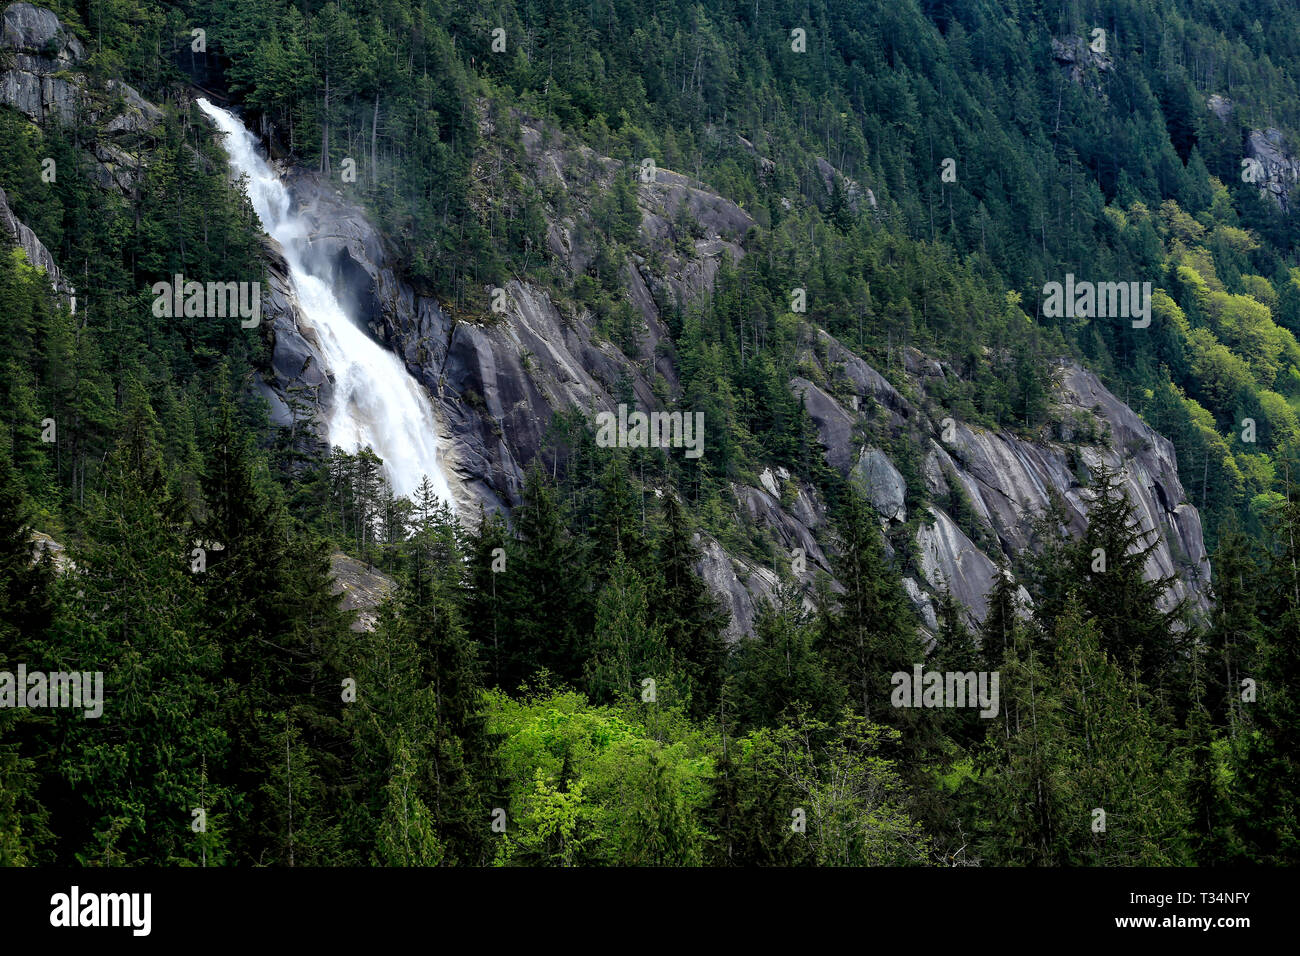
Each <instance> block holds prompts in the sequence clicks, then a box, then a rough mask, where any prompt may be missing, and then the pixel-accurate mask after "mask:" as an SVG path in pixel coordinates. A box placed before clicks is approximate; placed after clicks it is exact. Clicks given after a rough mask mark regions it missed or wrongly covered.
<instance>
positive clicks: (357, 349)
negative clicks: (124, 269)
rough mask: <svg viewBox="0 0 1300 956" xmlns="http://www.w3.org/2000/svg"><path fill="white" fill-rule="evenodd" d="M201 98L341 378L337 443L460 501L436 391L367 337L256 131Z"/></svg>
mask: <svg viewBox="0 0 1300 956" xmlns="http://www.w3.org/2000/svg"><path fill="white" fill-rule="evenodd" d="M198 104H199V108H200V109H201V110H203V112H204V113H206V114H207V115H208V116H210V117H211V118H212V120H213V122H215V123H216V124H217V127H218V128H219V129H220V130H221V131H222V132H223V133H224V134H225V146H226V152H227V153H228V154H229V156H230V166H231V168H232V169H233V170H234V171H235V173H236V175H237V176H243V177H246V183H247V187H246V188H247V191H248V198H249V200H250V201H251V202H252V204H253V209H254V210H255V211H256V212H257V217H258V219H260V220H261V222H262V228H263V229H265V230H266V233H267V235H269V236H270V237H271V238H273V239H275V240H276V241H277V242H279V244H280V247H281V248H282V249H283V250H284V258H285V261H286V262H287V263H288V267H289V277H290V281H291V283H292V285H293V292H294V294H295V295H296V296H297V299H298V305H299V307H300V309H301V312H302V315H303V317H304V318H305V319H306V320H307V321H309V322H310V323H311V325H312V326H313V327H314V328H315V329H316V331H317V332H318V333H319V338H320V343H321V348H322V351H323V352H324V356H325V359H326V360H327V361H328V362H329V369H328V371H329V372H330V373H331V374H332V375H333V378H334V410H333V412H332V414H331V415H330V420H329V421H328V422H327V423H326V426H327V429H328V432H329V440H330V444H331V445H337V446H339V447H341V448H343V449H344V450H345V451H348V452H353V453H355V452H356V451H357V450H358V449H359V448H361V447H363V446H365V445H369V446H370V447H371V448H373V449H374V451H375V454H377V455H378V456H379V457H380V458H382V459H383V460H384V470H385V472H386V473H387V477H388V481H389V484H390V485H392V488H393V491H394V493H395V494H398V495H406V496H410V495H411V494H412V493H414V491H415V489H416V488H417V487H419V484H420V480H421V478H423V477H424V476H425V475H428V476H429V483H430V484H431V485H432V486H433V490H434V492H435V493H436V494H437V495H438V497H439V498H441V499H442V500H443V501H445V502H447V503H448V504H451V505H452V506H453V507H454V506H455V501H454V499H453V498H452V494H451V489H450V487H449V486H448V484H447V478H446V476H445V474H444V473H443V470H442V466H441V464H440V463H439V461H438V445H439V434H438V420H437V417H436V416H435V415H434V411H433V404H432V403H431V402H430V401H429V396H428V394H427V393H426V392H425V390H424V389H423V388H422V387H421V386H420V384H419V383H418V382H416V381H415V379H414V378H412V377H411V374H410V373H409V372H408V371H407V370H406V366H405V365H403V364H402V362H401V361H400V360H399V359H398V358H397V356H396V355H394V354H393V353H391V352H389V351H387V350H386V349H384V348H383V347H382V346H381V345H379V344H378V343H377V342H375V341H374V340H373V339H371V338H370V336H368V335H366V333H365V332H364V331H362V329H361V328H360V327H359V326H358V325H357V324H356V323H354V322H353V321H352V319H351V318H350V317H349V316H348V314H347V313H346V312H345V311H344V309H343V307H342V306H341V305H340V304H339V300H338V298H337V297H336V296H335V294H334V289H333V284H334V277H333V275H332V271H333V270H331V269H330V268H329V266H328V264H327V263H326V262H324V261H322V257H321V256H319V255H317V254H315V251H314V250H313V249H312V247H311V242H310V240H309V239H308V236H307V224H306V222H304V220H303V219H302V217H301V216H300V215H299V214H298V213H297V212H296V211H295V210H294V209H293V204H292V202H291V201H290V198H289V191H288V190H287V189H286V188H285V186H284V183H282V182H281V181H280V177H279V176H277V175H276V174H275V171H274V170H272V169H271V167H270V166H269V165H268V164H267V162H266V160H264V159H263V158H262V156H261V154H260V152H259V151H258V148H257V141H256V140H255V139H254V138H253V134H252V133H250V132H249V131H248V129H247V128H246V127H245V126H244V124H243V123H241V122H240V121H239V120H238V119H236V118H235V116H234V115H232V114H231V113H228V112H227V111H226V110H223V109H221V108H220V107H216V106H213V105H212V104H211V103H209V102H208V101H207V100H206V99H200V100H199V101H198Z"/></svg>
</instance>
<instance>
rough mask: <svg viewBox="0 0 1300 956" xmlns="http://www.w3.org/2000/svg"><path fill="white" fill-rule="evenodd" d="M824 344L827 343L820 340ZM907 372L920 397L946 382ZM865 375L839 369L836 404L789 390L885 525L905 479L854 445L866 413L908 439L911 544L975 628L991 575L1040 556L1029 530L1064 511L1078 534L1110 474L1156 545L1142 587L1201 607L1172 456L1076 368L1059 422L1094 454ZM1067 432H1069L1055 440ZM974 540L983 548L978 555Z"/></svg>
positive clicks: (811, 352)
mask: <svg viewBox="0 0 1300 956" xmlns="http://www.w3.org/2000/svg"><path fill="white" fill-rule="evenodd" d="M821 336H822V337H823V339H824V338H826V335H825V333H821ZM823 347H824V345H823ZM821 350H822V349H821V348H818V349H813V348H809V349H808V350H807V353H806V361H808V362H816V361H818V360H817V358H816V355H817V352H819V351H821ZM826 352H827V354H828V355H829V356H830V359H829V361H828V363H827V365H828V366H829V367H830V368H834V367H835V366H836V364H837V363H838V362H840V361H841V360H842V357H841V355H840V354H839V353H838V352H836V351H835V350H834V349H827V350H826ZM909 368H912V369H914V370H916V372H917V373H918V374H917V375H916V377H915V378H914V379H913V382H914V384H916V385H918V386H922V387H923V384H924V379H925V376H926V375H927V374H929V375H937V374H942V369H941V368H940V369H935V368H934V367H933V366H930V365H928V364H927V363H924V362H922V361H920V360H915V361H909ZM869 372H870V370H869V369H865V368H863V367H862V363H861V362H860V361H859V362H858V363H854V362H852V361H847V362H844V363H843V365H842V367H841V368H840V369H839V370H838V371H837V373H836V379H835V381H834V382H833V386H838V388H837V389H836V392H837V395H839V396H840V397H839V398H835V397H832V396H831V394H830V392H829V391H828V388H831V387H832V385H828V386H827V388H822V387H819V386H816V385H813V384H812V383H811V382H809V381H808V380H807V379H802V378H795V379H793V380H792V381H791V382H790V388H791V389H792V390H793V391H794V392H795V393H796V394H800V395H803V396H804V399H805V404H806V406H807V408H808V411H809V414H810V415H811V417H812V419H813V422H814V424H815V425H816V427H817V429H818V433H819V435H820V437H821V439H822V443H823V445H824V446H825V447H826V460H827V462H828V463H829V464H830V465H832V467H835V468H837V469H838V470H840V471H841V472H842V473H844V474H845V475H846V477H849V478H850V479H851V480H855V481H858V482H860V483H862V484H863V485H864V488H865V490H866V491H867V493H868V495H869V497H870V500H871V501H872V502H873V504H874V505H875V507H876V510H877V511H878V512H879V513H880V515H881V518H882V520H883V521H884V522H885V523H886V526H888V525H889V523H890V522H894V523H897V522H899V521H902V520H904V519H905V518H906V517H907V516H906V514H905V509H904V508H903V506H902V505H901V504H900V502H899V500H898V499H899V491H900V488H899V486H900V485H901V484H902V482H901V476H898V474H897V469H896V468H894V466H893V464H892V463H891V462H890V461H889V459H887V458H884V460H882V458H883V456H882V454H881V453H880V451H879V449H877V448H874V447H872V446H871V445H870V444H868V443H866V442H865V440H858V439H856V438H855V436H857V435H859V434H862V433H864V432H865V431H866V430H867V427H866V417H867V415H869V414H870V413H871V410H872V409H879V410H880V411H881V412H882V413H887V417H888V419H889V421H890V423H891V424H890V426H889V427H890V428H891V429H892V430H893V431H896V432H903V433H910V434H911V435H912V436H913V438H912V440H911V441H910V442H909V443H908V444H909V445H912V446H914V447H917V448H919V449H920V454H921V456H923V457H922V467H921V473H922V475H923V477H924V481H925V483H926V490H927V492H928V495H929V497H930V499H931V502H930V504H928V505H927V507H926V514H925V516H924V517H923V518H922V520H921V523H920V526H919V529H918V530H917V532H916V536H915V544H916V548H917V551H918V563H919V570H920V575H921V578H922V580H923V582H924V584H925V585H926V586H928V587H929V589H931V591H933V592H936V593H937V592H939V591H941V590H946V591H948V592H950V593H951V594H952V595H953V597H954V598H956V599H957V600H958V601H959V602H960V603H962V604H963V605H965V606H966V608H967V609H968V611H969V612H970V614H971V617H972V618H973V619H974V620H976V621H979V620H982V619H983V617H984V614H985V610H986V601H985V596H986V594H987V592H988V589H989V586H990V584H991V583H992V580H993V574H994V573H995V568H996V565H997V564H999V563H1005V562H1012V561H1014V559H1015V558H1016V556H1017V555H1019V554H1020V553H1022V552H1024V551H1026V550H1029V549H1032V548H1034V547H1035V538H1034V525H1035V522H1036V521H1037V520H1038V519H1040V518H1043V517H1044V516H1046V515H1047V514H1048V513H1049V511H1050V510H1051V509H1052V508H1053V507H1054V506H1059V507H1060V508H1061V509H1062V513H1063V515H1064V519H1063V520H1064V526H1065V528H1066V529H1067V530H1068V531H1070V532H1072V533H1078V532H1080V531H1082V530H1083V529H1084V528H1085V527H1086V523H1087V514H1088V508H1089V506H1090V500H1091V499H1090V492H1089V491H1088V487H1087V484H1086V482H1087V481H1088V480H1089V478H1090V476H1091V475H1093V474H1095V473H1096V472H1097V471H1098V470H1099V469H1101V468H1106V469H1109V470H1111V471H1114V472H1116V473H1117V474H1118V475H1119V476H1120V480H1121V482H1122V484H1123V488H1124V491H1125V493H1126V495H1127V496H1128V498H1129V500H1130V501H1131V502H1132V503H1133V505H1134V508H1135V513H1136V520H1137V521H1138V522H1139V523H1140V525H1141V530H1142V531H1143V532H1144V533H1145V534H1146V536H1147V537H1148V538H1149V539H1151V540H1153V541H1155V542H1156V545H1157V546H1156V547H1155V549H1154V550H1153V552H1152V553H1151V555H1150V557H1149V559H1148V564H1147V569H1146V571H1147V577H1148V578H1150V579H1154V578H1156V577H1173V579H1174V580H1173V585H1172V587H1171V588H1170V590H1169V593H1168V595H1167V598H1166V600H1167V603H1168V604H1172V603H1174V602H1176V601H1178V600H1182V599H1184V598H1185V599H1187V600H1188V601H1189V602H1190V604H1191V605H1192V606H1193V607H1198V608H1201V609H1204V608H1205V607H1207V598H1206V592H1207V587H1208V584H1209V576H1210V567H1209V562H1208V560H1207V558H1206V554H1205V546H1204V543H1203V541H1202V537H1201V525H1200V517H1199V515H1198V514H1197V511H1196V509H1195V508H1194V507H1193V506H1192V505H1191V504H1190V503H1188V502H1187V500H1186V496H1185V493H1184V491H1183V487H1182V484H1181V482H1180V481H1179V478H1178V464H1177V459H1176V456H1175V453H1174V448H1173V445H1172V444H1171V443H1170V442H1169V441H1168V440H1167V439H1165V438H1163V437H1161V436H1160V435H1158V434H1156V433H1155V432H1154V431H1152V430H1151V428H1149V427H1148V426H1147V425H1146V423H1145V422H1143V421H1142V420H1141V419H1140V418H1139V417H1138V416H1137V414H1136V413H1134V412H1133V410H1132V409H1130V408H1129V407H1128V406H1127V405H1125V404H1124V403H1123V402H1121V401H1119V399H1117V398H1115V396H1114V395H1112V394H1111V393H1110V392H1109V391H1108V390H1107V389H1106V388H1105V387H1104V386H1103V385H1102V384H1101V382H1100V381H1098V379H1097V378H1096V376H1095V375H1093V374H1092V373H1091V372H1089V371H1087V370H1086V369H1084V368H1082V367H1081V366H1079V365H1078V364H1077V363H1074V362H1069V361H1065V362H1062V363H1060V364H1059V365H1058V367H1057V370H1056V375H1055V381H1056V386H1055V392H1054V396H1053V398H1054V402H1055V417H1056V418H1057V419H1058V421H1059V422H1061V423H1070V422H1079V421H1091V422H1093V423H1095V425H1096V427H1097V428H1098V429H1099V430H1100V432H1101V433H1102V434H1103V435H1104V436H1105V438H1104V441H1103V442H1102V443H1099V444H1077V443H1075V442H1071V441H1065V440H1060V439H1053V438H1052V437H1051V436H1049V435H1046V434H1045V435H1040V436H1037V437H1035V438H1034V439H1033V440H1028V439H1026V438H1025V437H1022V436H1019V435H1016V434H1012V433H1010V432H998V431H992V430H989V429H987V428H982V427H979V426H976V425H972V424H967V423H965V422H962V421H960V420H958V419H955V418H951V417H949V416H947V415H946V414H945V413H944V412H943V410H942V409H941V408H938V407H935V408H934V409H932V410H930V411H928V412H926V411H922V410H921V409H920V408H919V407H918V406H916V405H915V404H913V403H912V402H909V401H907V400H906V399H904V398H903V396H902V395H900V394H899V393H898V392H897V390H895V389H894V388H893V387H892V386H889V385H888V383H884V382H883V380H882V379H880V378H879V376H878V375H875V373H874V372H870V374H869ZM846 386H847V391H846ZM1069 429H1070V426H1069V425H1068V424H1065V425H1062V427H1061V428H1059V429H1058V431H1060V430H1065V431H1068V430H1069ZM923 436H928V437H923ZM846 443H847V447H846ZM954 494H958V495H960V496H961V497H962V499H963V500H964V501H965V502H966V503H967V505H968V506H969V511H970V512H971V515H972V517H971V518H970V519H969V521H968V522H967V523H966V525H965V526H964V527H959V526H958V525H957V523H956V522H954V521H953V519H952V517H951V516H950V515H949V514H947V513H946V512H945V511H944V510H943V507H942V504H941V503H942V502H946V501H949V500H951V496H953V495H954ZM904 501H905V494H904ZM972 534H977V537H979V538H981V539H984V540H982V541H981V543H980V544H978V545H977V544H976V543H975V542H974V541H972V537H971V536H972ZM912 596H913V600H914V603H916V605H917V607H918V610H919V611H921V612H922V613H923V614H924V613H925V608H926V603H927V602H925V601H923V600H922V599H921V597H920V596H919V595H918V594H916V593H913V595H912ZM1024 597H1025V598H1026V599H1027V597H1028V595H1027V594H1025V595H1024Z"/></svg>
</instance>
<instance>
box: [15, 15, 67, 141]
mask: <svg viewBox="0 0 1300 956" xmlns="http://www.w3.org/2000/svg"><path fill="white" fill-rule="evenodd" d="M0 24H2V26H0V51H9V59H10V61H11V64H6V67H7V68H6V69H5V71H4V73H3V74H0V102H3V103H7V104H8V105H10V106H12V107H14V108H15V109H17V110H18V111H19V112H21V113H25V114H26V115H27V116H28V117H29V118H31V119H33V120H36V121H37V122H44V121H45V119H46V118H47V117H51V116H54V117H57V118H58V119H59V120H60V121H61V122H63V123H71V122H72V121H73V120H74V118H75V117H76V115H77V111H78V108H79V107H80V104H81V93H82V87H83V86H84V81H83V80H82V79H81V78H80V77H78V76H76V75H75V74H70V73H68V72H67V71H68V70H69V68H70V67H72V66H74V65H76V64H77V63H78V62H79V61H80V60H81V58H82V56H83V55H84V53H85V50H84V48H83V47H82V45H81V41H80V40H78V39H77V38H76V37H75V36H73V34H72V33H71V32H70V31H69V30H67V29H65V28H64V26H63V24H61V23H60V22H59V18H58V17H57V16H55V15H54V13H53V12H52V11H50V10H46V9H45V8H44V7H37V6H33V5H32V4H30V3H11V4H9V6H7V7H6V8H5V10H4V14H3V18H2V19H0Z"/></svg>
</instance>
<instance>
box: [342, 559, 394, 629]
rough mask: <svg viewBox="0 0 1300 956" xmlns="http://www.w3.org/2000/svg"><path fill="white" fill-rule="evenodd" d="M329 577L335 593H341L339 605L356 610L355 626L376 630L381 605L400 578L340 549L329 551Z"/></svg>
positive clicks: (349, 609) (353, 627)
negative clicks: (387, 573)
mask: <svg viewBox="0 0 1300 956" xmlns="http://www.w3.org/2000/svg"><path fill="white" fill-rule="evenodd" d="M330 577H331V578H333V587H334V593H335V594H337V595H339V607H341V608H342V609H343V610H345V611H355V612H356V617H355V618H354V619H353V621H352V625H351V627H352V630H354V631H373V630H374V629H375V625H376V623H377V622H378V616H377V612H378V609H379V605H381V604H383V603H384V601H386V600H388V598H390V597H391V596H392V595H393V592H394V591H396V590H397V582H396V581H394V580H393V579H392V578H390V577H389V576H388V575H386V574H384V573H383V572H381V571H376V570H375V569H374V568H372V567H370V566H369V565H367V564H366V563H365V562H364V561H358V560H357V559H356V558H350V557H348V556H347V555H346V554H343V553H342V552H341V551H336V552H334V554H332V555H330Z"/></svg>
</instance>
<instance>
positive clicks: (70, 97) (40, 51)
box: [0, 3, 163, 196]
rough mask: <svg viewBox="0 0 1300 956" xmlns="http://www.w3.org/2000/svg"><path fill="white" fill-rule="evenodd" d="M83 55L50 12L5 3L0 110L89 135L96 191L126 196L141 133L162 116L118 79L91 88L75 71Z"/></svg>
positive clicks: (134, 178) (137, 169) (136, 175)
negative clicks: (72, 127)
mask: <svg viewBox="0 0 1300 956" xmlns="http://www.w3.org/2000/svg"><path fill="white" fill-rule="evenodd" d="M84 56H85V48H84V46H83V45H82V43H81V41H80V40H79V39H77V37H76V36H75V35H74V34H73V33H72V31H71V30H69V29H68V28H67V27H65V26H64V25H63V24H62V23H60V22H59V19H58V17H57V16H55V15H54V13H53V12H51V11H50V10H47V9H45V8H43V7H37V6H33V5H32V4H30V3H11V4H9V5H8V6H7V7H5V9H4V13H3V15H2V16H0V104H4V105H7V106H10V107H13V108H14V109H16V110H17V111H18V112H20V113H22V114H24V115H25V116H26V117H27V118H28V119H30V120H32V121H33V122H35V123H37V124H40V125H46V124H49V123H59V124H62V125H70V124H73V123H75V124H77V125H78V127H79V129H80V130H81V131H82V138H83V139H84V138H85V131H87V130H94V131H95V136H94V138H93V139H90V140H89V141H88V142H87V143H86V154H87V156H88V158H90V159H92V160H93V161H94V162H93V163H92V164H91V166H90V175H91V177H92V179H93V180H94V181H95V183H96V185H98V186H99V187H101V188H103V189H106V190H112V191H116V192H119V193H121V194H123V195H127V196H129V195H132V194H133V193H134V191H135V188H136V186H137V185H138V184H139V181H140V175H141V171H142V169H143V161H142V159H141V158H140V154H141V151H140V150H139V149H138V148H137V146H138V140H139V139H140V138H141V134H144V133H148V132H149V131H151V130H152V129H153V128H154V127H156V126H157V125H158V123H159V122H161V120H162V115H163V114H162V111H161V110H160V109H159V108H158V107H157V106H155V105H154V104H152V103H150V102H149V101H148V100H146V99H145V98H144V97H142V96H141V95H140V94H139V93H138V92H137V91H136V90H135V89H134V88H132V87H131V86H128V85H127V84H126V83H123V82H121V81H119V80H111V79H110V80H108V81H106V82H105V83H104V84H103V85H102V86H96V85H94V84H92V83H91V82H90V81H89V80H88V79H87V77H86V75H85V73H83V72H80V68H81V62H82V60H83V58H84Z"/></svg>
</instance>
